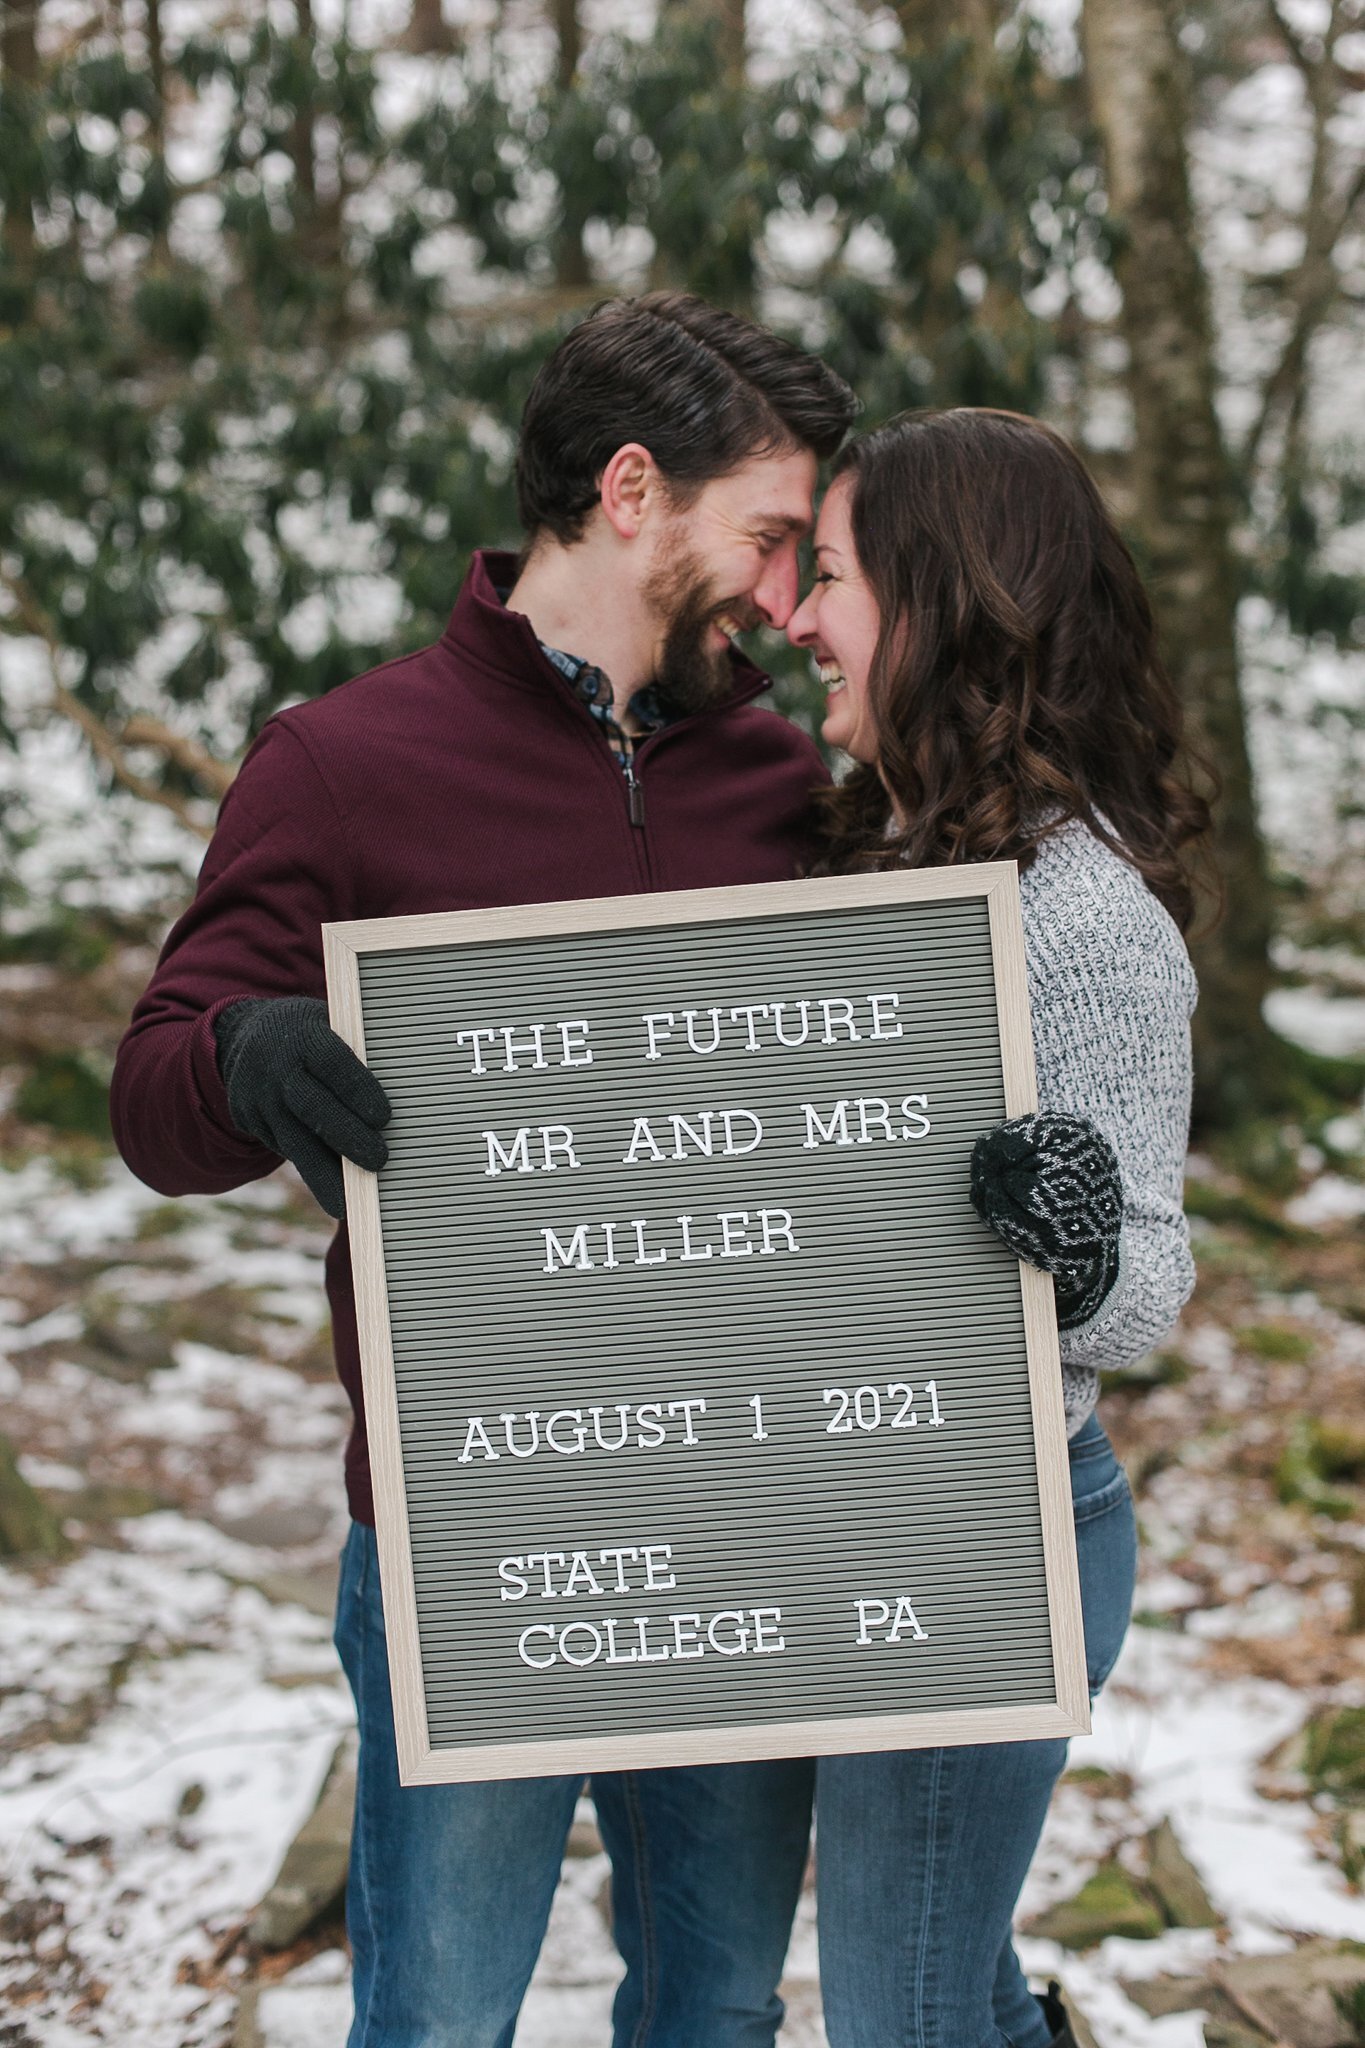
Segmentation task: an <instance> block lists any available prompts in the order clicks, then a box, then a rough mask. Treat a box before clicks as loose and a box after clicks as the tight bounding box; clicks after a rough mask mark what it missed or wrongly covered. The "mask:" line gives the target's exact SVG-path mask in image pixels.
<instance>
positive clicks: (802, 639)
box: [787, 590, 815, 647]
mask: <svg viewBox="0 0 1365 2048" xmlns="http://www.w3.org/2000/svg"><path fill="white" fill-rule="evenodd" d="M787 638H788V639H789V640H790V641H791V644H792V646H793V647H809V646H810V643H811V641H812V640H813V639H814V638H815V592H814V591H813V590H812V591H811V592H809V594H808V595H807V596H805V597H803V598H802V600H801V602H800V604H799V605H798V606H797V607H796V610H795V611H794V612H793V613H792V615H791V617H790V618H789V619H788V621H787Z"/></svg>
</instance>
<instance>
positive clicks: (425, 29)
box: [403, 0, 458, 57]
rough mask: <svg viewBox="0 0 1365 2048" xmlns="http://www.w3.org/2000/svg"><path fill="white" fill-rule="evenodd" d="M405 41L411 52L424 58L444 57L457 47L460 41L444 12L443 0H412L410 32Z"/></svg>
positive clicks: (409, 22)
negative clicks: (413, 51)
mask: <svg viewBox="0 0 1365 2048" xmlns="http://www.w3.org/2000/svg"><path fill="white" fill-rule="evenodd" d="M403 40H404V42H405V43H406V44H407V47H408V48H409V49H410V50H415V51H416V52H417V53H418V54H419V55H420V56H424V57H440V56H444V55H445V54H447V53H448V52H449V51H451V50H453V49H454V48H455V47H456V44H457V40H458V39H457V37H456V34H455V30H454V29H453V27H452V26H451V24H450V23H449V22H448V21H447V20H446V18H445V15H444V13H443V12H442V8H441V0H412V13H411V15H410V16H409V17H408V32H407V34H406V36H405V37H404V38H403Z"/></svg>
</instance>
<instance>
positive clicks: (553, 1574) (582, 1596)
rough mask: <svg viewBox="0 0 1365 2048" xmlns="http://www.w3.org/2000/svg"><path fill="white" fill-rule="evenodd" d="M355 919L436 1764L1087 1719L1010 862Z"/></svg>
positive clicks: (670, 1754) (385, 1307) (374, 1207)
mask: <svg viewBox="0 0 1365 2048" xmlns="http://www.w3.org/2000/svg"><path fill="white" fill-rule="evenodd" d="M325 941H326V951H327V965H328V985H329V991H330V998H331V1011H332V1018H333V1022H334V1024H335V1026H336V1028H337V1029H338V1031H340V1032H341V1034H342V1035H343V1036H344V1037H345V1038H346V1039H347V1041H348V1043H350V1044H351V1045H352V1046H353V1047H354V1048H355V1050H356V1051H357V1052H358V1053H359V1054H360V1055H361V1056H362V1057H363V1058H364V1059H365V1060H366V1061H367V1063H368V1064H369V1065H370V1067H371V1068H372V1069H373V1070H374V1072H375V1073H376V1074H377V1075H378V1077H379V1079H380V1081H381V1082H382V1083H383V1085H384V1087H385V1089H386V1090H387V1092H388V1095H389V1099H390V1101H391V1103H392V1105H393V1111H394V1114H393V1120H392V1123H391V1124H390V1126H389V1129H388V1132H387V1136H388V1140H389V1147H390V1156H389V1161H388V1164H387V1165H386V1166H385V1168H384V1169H383V1171H382V1172H381V1173H380V1174H378V1175H377V1176H376V1175H371V1174H367V1173H364V1172H362V1171H360V1170H359V1169H358V1168H355V1167H353V1166H352V1165H351V1164H350V1163H349V1162H348V1163H347V1166H346V1194H347V1207H348V1215H349V1218H350V1232H351V1249H352V1260H353V1265H354V1271H355V1281H356V1292H357V1307H358V1312H359V1323H360V1335H361V1349H362V1360H363V1367H364V1384H365V1402H366V1410H367V1417H368V1428H369V1437H370V1450H371V1459H372V1465H373V1471H374V1481H375V1494H376V1512H377V1520H378V1533H379V1550H380V1567H381V1577H382V1583H383V1591H384V1605H385V1614H386V1626H387V1632H388V1641H389V1657H390V1668H391V1672H392V1678H393V1690H394V1703H395V1716H396V1722H397V1731H398V1748H399V1758H400V1766H401V1770H402V1775H403V1778H404V1781H405V1782H407V1783H413V1784H416V1783H435V1782H441V1781H458V1780H466V1779H478V1778H515V1777H534V1776H542V1775H548V1774H554V1773H561V1772H564V1773H568V1772H578V1771H582V1772H590V1771H592V1770H594V1769H623V1768H630V1767H647V1766H650V1765H660V1764H669V1763H697V1762H719V1761H736V1760H740V1759H744V1758H751V1757H771V1756H794V1755H803V1754H830V1753H835V1754H837V1753H840V1752H848V1751H855V1750H869V1749H894V1748H908V1747H917V1746H923V1745H930V1744H938V1743H952V1742H987V1741H1000V1740H1011V1739H1027V1738H1031V1737H1043V1736H1051V1735H1068V1734H1073V1733H1077V1732H1082V1731H1084V1730H1085V1728H1086V1727H1087V1726H1088V1725H1089V1723H1088V1703H1087V1698H1086V1685H1085V1670H1084V1655H1083V1638H1082V1631H1081V1619H1080V1606H1079V1596H1078V1591H1077V1580H1076V1562H1075V1546H1074V1536H1073V1529H1072V1520H1071V1507H1070V1491H1069V1483H1068V1474H1067V1458H1066V1443H1065V1431H1064V1421H1063V1414H1062V1400H1061V1384H1060V1372H1059V1368H1058V1361H1057V1335H1056V1325H1055V1319H1054V1315H1053V1309H1052V1283H1051V1281H1050V1280H1049V1279H1048V1278H1047V1277H1046V1276H1044V1275H1041V1274H1039V1273H1036V1272H1034V1271H1032V1270H1031V1269H1030V1268H1028V1267H1024V1266H1021V1265H1020V1264H1019V1263H1018V1262H1017V1261H1016V1260H1014V1259H1013V1258H1011V1257H1010V1255H1009V1254H1008V1253H1007V1252H1006V1251H1005V1249H1004V1248H1003V1247H1002V1246H1001V1244H1000V1243H999V1242H998V1241H997V1240H996V1238H995V1237H994V1236H993V1235H992V1233H991V1232H990V1231H988V1230H987V1229H986V1228H985V1227H984V1226H983V1225H982V1224H981V1223H980V1222H979V1221H978V1219H977V1217H976V1215H975V1213H974V1211H973V1209H972V1207H971V1203H970V1200H969V1196H968V1178H969V1161H970V1155H971V1149H972V1145H973V1143H974V1141H975V1139H976V1137H977V1136H978V1134H979V1133H980V1132H981V1131H983V1130H985V1129H987V1128H988V1127H989V1126H990V1125H992V1124H994V1123H997V1122H998V1121H999V1120H1000V1119H1001V1118H1002V1117H1004V1116H1007V1115H1019V1114H1022V1113H1024V1112H1025V1111H1027V1110H1029V1109H1032V1108H1033V1107H1034V1106H1035V1102H1036V1097H1035V1093H1034V1075H1033V1055H1032V1044H1031V1039H1030V1031H1029V1021H1028V1004H1027V992H1026V985H1025V977H1024V954H1023V936H1022V928H1021V925H1020V920H1019V901H1018V880H1017V874H1016V870H1015V867H1014V865H1013V863H1004V862H997V863H989V864H983V865H980V866H975V867H962V868H950V869H938V870H932V871H925V872H909V871H905V872H896V873H891V874H879V875H870V876H856V877H833V878H828V879H818V880H813V881H805V882H793V883H786V882H782V883H768V884H761V885H753V886H745V887H741V888H733V889H708V890H692V891H684V892H677V893H674V894H660V895H653V896H650V895H641V896H631V897H622V898H611V899H602V898H599V899H594V900H590V901H584V902H566V903H554V904H536V905H523V906H519V907H515V908H510V909H498V910H476V911H462V912H453V913H450V914H448V915H437V916H423V917H398V918H386V919H376V920H370V921H365V922H353V923H348V924H337V925H331V926H328V927H327V928H326V931H325Z"/></svg>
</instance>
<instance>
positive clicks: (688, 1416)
mask: <svg viewBox="0 0 1365 2048" xmlns="http://www.w3.org/2000/svg"><path fill="white" fill-rule="evenodd" d="M694 1408H695V1409H696V1411H697V1413H698V1415H705V1413H706V1403H705V1401H703V1400H692V1401H670V1402H669V1404H668V1412H669V1414H670V1415H676V1414H677V1413H678V1410H679V1409H681V1410H682V1416H683V1427H684V1429H685V1430H686V1432H687V1434H686V1435H685V1436H684V1438H683V1442H684V1443H685V1444H689V1445H690V1444H695V1443H700V1441H701V1439H700V1437H698V1436H697V1435H696V1434H695V1433H694V1431H693V1428H692V1410H693V1409H694Z"/></svg>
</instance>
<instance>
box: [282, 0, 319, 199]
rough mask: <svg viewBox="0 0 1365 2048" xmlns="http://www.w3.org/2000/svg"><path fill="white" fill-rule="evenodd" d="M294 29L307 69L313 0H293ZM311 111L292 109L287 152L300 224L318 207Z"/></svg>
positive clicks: (310, 50)
mask: <svg viewBox="0 0 1365 2048" xmlns="http://www.w3.org/2000/svg"><path fill="white" fill-rule="evenodd" d="M294 17H295V26H296V33H297V35H298V40H299V54H300V55H301V56H302V57H303V59H304V61H305V63H306V64H307V66H308V69H309V71H310V72H311V70H312V65H313V6H312V0H294ZM314 149H315V142H314V135H313V112H312V109H311V107H309V106H308V105H307V103H306V102H305V103H304V105H302V106H300V107H297V108H296V109H295V111H294V119H293V121H292V122H291V124H290V131H289V154H290V156H291V157H292V158H293V161H294V189H295V192H296V193H297V195H298V197H297V209H296V211H297V218H298V221H299V224H300V225H301V226H302V225H304V224H307V225H308V226H311V225H312V223H313V215H314V211H315V209H316V207H317V197H318V185H317V160H316V157H315V154H314Z"/></svg>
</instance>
